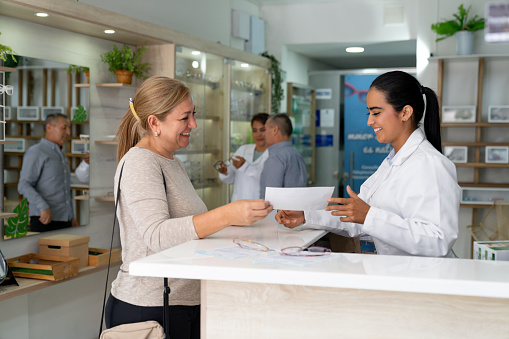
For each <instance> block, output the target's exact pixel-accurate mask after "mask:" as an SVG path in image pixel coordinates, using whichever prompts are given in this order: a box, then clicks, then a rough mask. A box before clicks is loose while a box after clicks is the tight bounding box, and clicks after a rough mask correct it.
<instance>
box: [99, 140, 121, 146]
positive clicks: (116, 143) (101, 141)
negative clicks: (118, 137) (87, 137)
mask: <svg viewBox="0 0 509 339" xmlns="http://www.w3.org/2000/svg"><path fill="white" fill-rule="evenodd" d="M95 143H96V144H99V145H118V141H114V140H110V141H108V140H96V141H95Z"/></svg>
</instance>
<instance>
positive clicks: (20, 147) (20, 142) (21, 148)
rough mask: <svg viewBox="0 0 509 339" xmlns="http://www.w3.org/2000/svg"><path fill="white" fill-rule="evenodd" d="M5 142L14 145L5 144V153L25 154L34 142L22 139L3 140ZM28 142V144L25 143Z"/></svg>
mask: <svg viewBox="0 0 509 339" xmlns="http://www.w3.org/2000/svg"><path fill="white" fill-rule="evenodd" d="M5 141H14V142H15V144H5V145H4V151H5V152H25V151H26V150H27V149H28V147H30V146H31V145H32V144H34V142H37V141H36V140H28V139H24V138H5ZM27 142H28V143H27Z"/></svg>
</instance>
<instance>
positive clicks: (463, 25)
mask: <svg viewBox="0 0 509 339" xmlns="http://www.w3.org/2000/svg"><path fill="white" fill-rule="evenodd" d="M471 7H472V6H469V7H468V8H467V9H465V7H463V4H461V5H460V6H459V7H458V12H457V13H454V14H453V15H452V16H453V17H454V19H452V20H442V21H440V22H437V23H436V24H432V25H431V30H432V31H434V32H436V33H437V34H438V35H442V36H441V37H438V38H437V39H436V41H437V42H438V41H440V40H443V39H445V38H448V37H450V36H453V35H454V34H455V33H456V32H458V31H471V32H475V31H478V30H481V29H484V23H485V21H484V18H481V17H479V16H478V15H475V16H474V17H473V18H471V19H469V18H468V15H469V12H470V8H471Z"/></svg>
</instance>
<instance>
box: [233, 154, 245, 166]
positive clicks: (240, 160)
mask: <svg viewBox="0 0 509 339" xmlns="http://www.w3.org/2000/svg"><path fill="white" fill-rule="evenodd" d="M231 161H232V164H233V166H235V168H236V169H239V168H241V167H242V165H244V163H245V162H246V159H244V158H243V157H241V156H240V155H235V156H233V157H232V159H231Z"/></svg>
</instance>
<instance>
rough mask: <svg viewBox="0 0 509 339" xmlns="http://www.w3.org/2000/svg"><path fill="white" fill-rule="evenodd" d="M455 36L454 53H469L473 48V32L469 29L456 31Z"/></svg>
mask: <svg viewBox="0 0 509 339" xmlns="http://www.w3.org/2000/svg"><path fill="white" fill-rule="evenodd" d="M454 36H455V37H456V54H458V55H471V54H472V50H473V48H474V33H473V32H471V31H457V32H456V33H455V34H454Z"/></svg>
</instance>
